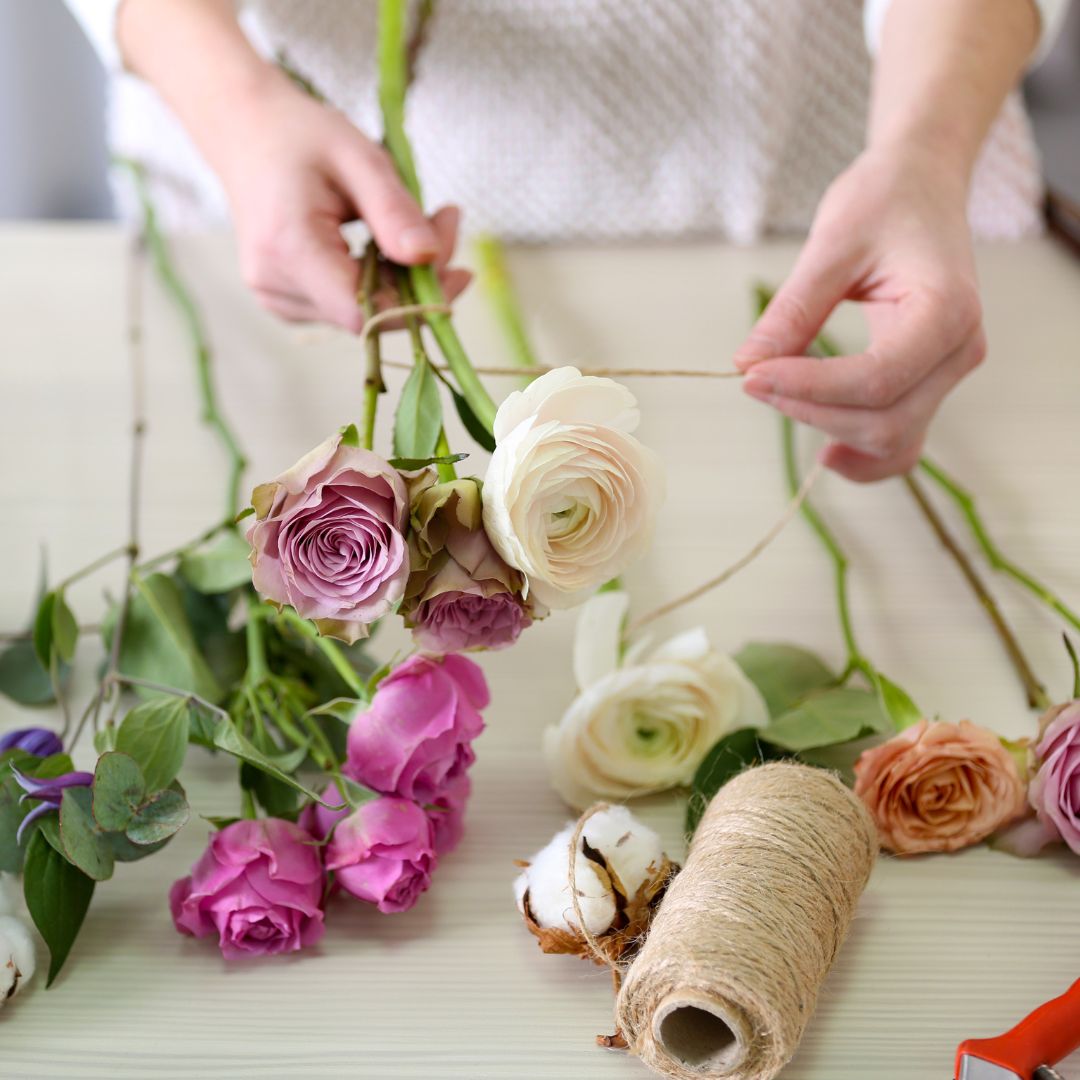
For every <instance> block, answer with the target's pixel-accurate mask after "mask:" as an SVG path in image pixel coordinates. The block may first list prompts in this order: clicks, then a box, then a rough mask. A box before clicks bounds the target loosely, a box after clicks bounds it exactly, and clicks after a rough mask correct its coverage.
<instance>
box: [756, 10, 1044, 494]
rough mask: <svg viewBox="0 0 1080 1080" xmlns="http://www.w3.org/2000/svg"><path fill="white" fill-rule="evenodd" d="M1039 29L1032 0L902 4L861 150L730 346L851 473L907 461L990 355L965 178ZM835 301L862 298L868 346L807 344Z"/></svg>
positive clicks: (904, 467)
mask: <svg viewBox="0 0 1080 1080" xmlns="http://www.w3.org/2000/svg"><path fill="white" fill-rule="evenodd" d="M1039 32H1040V17H1039V13H1038V10H1037V9H1036V7H1035V5H1034V3H1032V0H949V2H948V3H942V2H941V0H895V2H894V3H893V4H892V5H891V6H890V8H889V10H888V13H887V15H886V17H885V22H884V26H883V30H882V37H881V45H880V53H879V56H878V61H877V68H876V74H875V78H874V93H873V102H872V106H871V111H870V123H869V137H868V142H867V149H866V150H865V151H864V152H863V153H862V154H861V155H860V156H859V157H858V158H857V159H856V160H855V162H854V163H853V164H852V165H851V167H850V168H848V169H847V170H846V171H845V172H844V173H843V174H841V176H840V177H839V178H838V179H837V180H836V181H835V182H834V183H833V184H832V185H831V187H830V188H829V190H828V191H827V192H826V194H825V197H824V198H823V199H822V201H821V205H820V206H819V208H818V212H817V215H816V217H815V220H814V224H813V228H812V229H811V231H810V235H809V237H808V239H807V241H806V244H805V246H804V248H803V250H802V253H801V254H800V256H799V259H798V261H797V262H796V265H795V268H794V269H793V270H792V272H791V275H790V277H789V278H788V280H787V281H786V282H785V283H784V285H783V287H782V288H781V289H780V290H779V291H778V292H777V294H776V296H775V298H774V299H773V302H772V303H771V304H770V305H769V307H768V309H767V310H766V311H765V313H764V314H763V315H762V317H761V318H760V319H759V321H758V323H757V325H756V326H755V327H754V329H753V331H752V332H751V334H750V336H749V337H748V339H747V340H746V342H744V344H743V345H742V346H741V348H740V349H739V351H738V353H737V354H736V358H735V360H736V364H737V365H738V366H739V367H740V368H741V369H743V370H747V369H749V368H750V367H751V366H752V367H753V370H752V371H750V372H749V374H748V375H747V376H746V379H745V380H744V389H745V390H746V392H747V393H748V394H751V395H752V396H753V397H755V398H758V399H759V400H762V401H766V402H768V403H770V404H772V405H774V406H775V407H776V408H777V409H779V410H780V411H781V412H783V413H785V414H786V415H788V416H791V417H793V418H794V419H796V420H799V421H802V422H804V423H807V424H812V425H813V426H814V427H817V428H820V429H821V430H822V431H824V432H825V433H826V434H827V435H828V436H830V438H831V440H832V441H831V442H830V444H829V445H828V446H827V448H826V449H825V451H824V460H825V462H826V464H827V465H829V466H830V467H831V468H833V469H835V470H836V471H837V472H839V473H842V474H843V475H845V476H847V477H849V478H850V479H852V480H860V481H870V480H879V479H882V478H884V477H887V476H893V475H896V474H899V473H903V472H906V471H908V470H909V469H910V468H911V467H912V466H913V465H914V464H915V463H916V461H917V460H918V456H919V452H920V449H921V447H922V443H923V439H924V438H925V435H926V430H927V427H928V425H929V423H930V421H931V419H932V418H933V416H934V413H935V412H936V411H937V408H938V406H939V405H940V404H941V402H942V399H943V398H944V397H945V396H946V394H948V393H949V391H950V390H952V388H953V387H954V386H955V385H956V384H957V383H958V382H959V381H960V380H961V379H962V378H963V377H964V376H965V375H967V374H968V373H969V372H970V371H971V370H972V369H973V368H975V367H976V366H977V365H978V364H979V363H980V362H981V360H982V359H983V356H984V355H985V352H986V342H985V338H984V336H983V330H982V312H981V308H980V304H979V294H978V289H977V284H976V279H975V268H974V261H973V258H972V250H971V235H970V232H969V229H968V223H967V197H968V187H969V182H970V178H971V172H972V168H973V166H974V163H975V159H976V157H977V155H978V152H979V148H980V146H981V145H982V142H983V139H984V138H985V136H986V133H987V132H988V130H989V128H990V125H991V123H992V122H993V120H994V117H995V116H996V115H997V113H998V110H999V109H1000V108H1001V105H1002V103H1003V101H1004V99H1005V97H1006V95H1007V94H1008V92H1009V90H1010V89H1011V88H1012V87H1013V86H1014V85H1015V84H1016V82H1017V80H1018V79H1019V77H1020V74H1021V72H1022V71H1023V69H1024V66H1025V65H1026V63H1027V61H1028V59H1029V58H1030V56H1031V54H1032V51H1033V50H1034V48H1035V45H1036V42H1037V40H1038V38H1039ZM842 300H857V301H861V302H862V303H863V305H864V311H865V313H866V316H867V321H868V324H869V330H870V344H869V346H868V347H867V349H866V351H865V352H864V353H862V354H860V355H857V356H841V357H836V358H833V359H827V360H823V361H818V360H812V359H808V358H806V357H804V356H802V355H801V354H803V353H804V352H805V350H806V348H807V347H808V346H809V344H810V342H811V341H812V340H813V338H814V336H815V334H816V333H817V332H818V330H819V329H820V328H821V326H822V324H823V323H824V322H825V320H826V319H827V318H828V316H829V314H830V312H831V311H832V310H833V308H834V307H835V306H836V305H837V304H838V303H839V302H840V301H842Z"/></svg>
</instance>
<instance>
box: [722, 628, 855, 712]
mask: <svg viewBox="0 0 1080 1080" xmlns="http://www.w3.org/2000/svg"><path fill="white" fill-rule="evenodd" d="M734 659H735V663H737V664H738V665H739V667H741V668H742V669H743V672H744V673H745V674H746V677H747V678H748V679H749V680H750V681H751V682H752V683H753V684H754V685H755V686H756V687H757V688H758V690H760V691H761V696H762V697H763V698H764V699H765V704H766V705H767V706H768V709H769V715H770V716H771V717H773V718H774V719H775V718H776V717H778V716H781V715H783V714H784V713H786V712H787V711H788V710H789V709H791V708H794V706H795V705H797V704H798V702H799V701H801V700H802V699H803V698H804V697H806V696H807V694H812V693H813V692H814V691H815V690H824V689H826V688H827V687H830V686H835V685H836V675H835V674H834V673H833V672H831V671H830V670H829V669H828V668H827V667H826V666H825V664H824V663H823V662H822V661H821V660H820V659H819V658H818V657H816V656H815V655H814V654H813V653H812V652H808V651H807V650H806V649H800V648H799V647H798V646H796V645H785V644H783V643H780V642H751V643H750V644H749V645H746V646H744V647H743V648H742V649H740V650H739V652H737V653H736V654H735V658H734Z"/></svg>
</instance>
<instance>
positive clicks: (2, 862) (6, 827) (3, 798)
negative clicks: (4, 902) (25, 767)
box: [0, 766, 30, 874]
mask: <svg viewBox="0 0 1080 1080" xmlns="http://www.w3.org/2000/svg"><path fill="white" fill-rule="evenodd" d="M0 768H2V772H0V871H4V872H5V873H8V874H17V873H18V872H19V870H21V869H22V863H23V849H22V846H21V845H20V844H19V843H18V842H17V841H16V839H15V834H16V833H17V832H18V831H19V826H20V825H21V824H22V820H23V818H24V817H26V815H27V814H28V813H30V807H28V806H27V805H26V804H25V803H23V804H22V805H20V804H19V799H20V797H21V796H22V793H23V789H22V788H21V787H20V786H19V782H18V781H17V780H16V779H15V776H14V775H13V774H12V772H11V770H10V769H8V768H7V767H6V766H4V767H0Z"/></svg>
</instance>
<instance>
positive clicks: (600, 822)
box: [563, 806, 667, 897]
mask: <svg viewBox="0 0 1080 1080" xmlns="http://www.w3.org/2000/svg"><path fill="white" fill-rule="evenodd" d="M582 836H583V837H584V838H585V842H586V843H587V844H588V845H589V847H591V848H593V849H594V850H596V851H598V852H599V853H600V854H601V855H602V856H603V857H604V859H605V860H606V861H607V864H608V869H609V870H610V871H611V874H612V876H613V877H614V878H616V879H617V881H618V883H621V885H622V889H621V891H622V893H623V895H624V896H626V897H633V896H634V895H635V894H636V893H637V891H638V890H639V889H640V888H641V886H642V885H644V884H645V882H646V881H647V880H649V879H650V878H651V877H653V876H654V875H655V874H656V871H657V870H659V869H660V867H661V865H662V864H663V863H664V862H665V861H666V859H667V856H666V855H665V854H664V845H663V843H662V842H661V840H660V836H659V834H657V833H656V832H654V831H653V830H652V829H650V828H648V826H646V825H642V823H641V822H640V821H638V820H637V819H636V818H635V817H634V815H633V814H632V813H630V811H629V810H628V809H627V808H626V807H625V806H612V807H609V808H608V809H607V810H602V811H600V812H599V813H597V814H594V815H593V816H592V817H591V818H589V820H588V821H587V822H586V823H585V828H584V830H583V831H582ZM569 842H570V836H569V835H568V836H567V838H566V841H565V843H564V845H563V849H564V851H565V849H566V845H567V844H569ZM579 873H580V871H579ZM579 880H580V877H579Z"/></svg>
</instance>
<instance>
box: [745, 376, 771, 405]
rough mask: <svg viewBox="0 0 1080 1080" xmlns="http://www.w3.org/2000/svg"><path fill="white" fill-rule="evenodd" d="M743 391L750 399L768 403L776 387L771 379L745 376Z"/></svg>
mask: <svg viewBox="0 0 1080 1080" xmlns="http://www.w3.org/2000/svg"><path fill="white" fill-rule="evenodd" d="M742 385H743V390H744V391H745V392H746V393H748V394H749V395H750V396H751V397H755V398H758V399H759V400H761V401H768V400H769V399H770V398H771V397H772V396H773V393H774V392H775V390H776V386H775V385H774V384H773V381H772V379H770V378H767V377H766V376H765V375H754V374H750V375H747V376H746V378H745V379H743V384H742Z"/></svg>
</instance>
